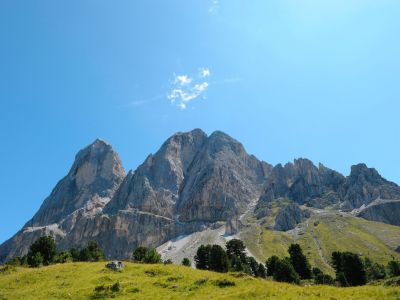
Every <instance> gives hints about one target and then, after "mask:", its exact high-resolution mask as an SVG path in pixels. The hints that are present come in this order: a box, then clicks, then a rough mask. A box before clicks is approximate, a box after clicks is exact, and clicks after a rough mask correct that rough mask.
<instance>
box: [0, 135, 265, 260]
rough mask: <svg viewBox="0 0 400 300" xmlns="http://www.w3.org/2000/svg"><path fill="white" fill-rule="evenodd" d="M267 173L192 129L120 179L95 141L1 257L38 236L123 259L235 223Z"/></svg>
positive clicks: (107, 151) (19, 251) (236, 149)
mask: <svg viewBox="0 0 400 300" xmlns="http://www.w3.org/2000/svg"><path fill="white" fill-rule="evenodd" d="M271 169H272V166H270V165H268V164H267V163H264V162H260V161H259V160H258V159H257V158H255V157H254V156H251V155H248V154H247V153H246V151H245V149H244V147H243V146H242V145H241V144H240V143H239V142H238V141H236V140H234V139H233V138H231V137H229V136H228V135H226V134H224V133H222V132H215V133H213V134H212V135H211V136H209V137H208V136H207V135H206V134H205V133H204V132H203V131H201V130H200V129H196V130H193V131H191V132H185V133H177V134H175V135H173V136H172V137H171V138H169V139H168V140H167V141H166V142H165V143H164V144H163V145H162V147H161V148H160V150H159V151H157V153H155V154H154V155H150V156H148V158H147V159H146V160H145V162H144V163H143V164H142V165H141V166H139V167H138V168H137V170H136V171H134V172H133V171H130V172H129V173H128V174H127V175H126V176H125V173H124V170H123V168H122V165H121V162H120V160H119V158H118V155H117V154H116V153H115V152H114V151H113V150H112V148H111V146H110V145H108V144H106V143H105V142H103V141H100V140H96V141H95V142H94V143H93V144H92V145H90V146H88V147H87V148H85V149H83V150H81V151H80V152H79V153H78V155H77V156H76V160H75V162H74V164H73V166H72V168H71V171H70V172H69V173H68V175H67V176H66V177H65V178H64V179H62V180H61V181H60V182H59V183H58V184H57V186H56V188H55V189H54V190H53V192H52V193H51V195H50V196H49V197H48V198H47V199H46V200H45V202H44V203H43V205H42V207H41V208H40V209H39V211H38V212H37V213H36V214H35V216H34V217H33V218H32V220H30V221H29V222H28V223H27V224H26V225H25V226H24V228H23V229H22V230H21V231H20V232H18V233H17V234H16V235H15V236H14V237H13V238H12V239H10V240H9V241H7V242H6V243H4V244H3V245H1V246H0V255H1V257H0V259H1V260H7V259H9V258H11V257H13V256H16V255H23V254H26V252H27V249H28V247H29V245H30V244H31V243H32V242H33V241H34V240H35V239H36V238H37V237H39V236H40V235H43V234H50V235H52V236H54V237H55V238H56V239H57V241H58V245H59V247H60V248H61V249H67V248H70V247H78V248H79V247H81V246H82V245H84V244H85V243H87V242H88V241H90V240H96V241H98V242H99V244H100V246H101V248H102V249H103V250H104V251H105V254H106V255H107V257H109V258H127V257H130V256H131V253H132V251H133V250H134V248H136V247H137V246H139V245H146V246H152V247H156V246H159V245H160V244H163V243H164V242H166V241H168V240H170V239H172V238H174V237H177V236H179V235H184V234H191V233H193V232H196V231H199V230H202V229H204V228H207V226H209V225H210V224H211V223H215V222H218V221H226V222H228V223H229V224H236V221H237V219H238V216H240V215H241V214H243V213H245V212H246V210H247V209H248V205H249V204H250V202H256V201H257V200H258V198H259V197H260V195H261V191H262V187H263V184H264V182H265V180H266V178H267V176H268V173H269V172H270V170H271ZM231 227H232V230H236V228H233V225H232V226H231Z"/></svg>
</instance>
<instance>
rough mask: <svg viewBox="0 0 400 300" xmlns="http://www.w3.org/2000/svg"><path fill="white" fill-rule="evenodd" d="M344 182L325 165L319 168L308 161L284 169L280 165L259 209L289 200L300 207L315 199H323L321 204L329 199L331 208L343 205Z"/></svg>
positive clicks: (290, 164)
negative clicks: (278, 200) (275, 200)
mask: <svg viewBox="0 0 400 300" xmlns="http://www.w3.org/2000/svg"><path fill="white" fill-rule="evenodd" d="M344 181H345V177H344V176H343V175H341V174H339V173H338V172H336V171H333V170H330V169H328V168H326V167H325V166H323V165H322V164H320V165H319V167H316V166H315V165H314V164H313V163H312V162H311V161H310V160H308V159H296V160H295V161H294V163H288V164H286V165H285V166H282V165H281V164H279V165H277V166H276V167H274V168H273V170H272V173H271V176H270V177H269V178H268V180H267V183H266V187H265V190H264V193H263V195H262V197H261V201H260V205H262V204H263V203H266V202H268V201H271V200H274V199H279V198H288V199H290V200H293V201H295V202H296V203H299V204H305V203H309V202H310V201H312V200H314V199H321V200H320V201H318V202H321V201H322V199H324V200H326V199H328V200H329V203H330V204H332V203H337V202H339V201H340V197H339V195H338V193H337V191H338V188H339V187H340V186H341V185H342V184H343V182H344ZM328 197H329V198H328Z"/></svg>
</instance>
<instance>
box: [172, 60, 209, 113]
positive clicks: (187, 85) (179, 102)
mask: <svg viewBox="0 0 400 300" xmlns="http://www.w3.org/2000/svg"><path fill="white" fill-rule="evenodd" d="M210 75H211V72H210V69H208V68H201V69H200V70H199V74H198V76H197V77H195V78H192V77H189V76H188V75H174V80H172V86H171V90H170V92H169V93H168V95H167V98H168V99H169V100H170V101H171V103H172V104H174V105H176V106H178V107H179V108H181V109H186V108H187V106H188V104H189V102H191V101H194V100H195V99H197V98H199V97H200V96H203V97H204V93H205V92H206V90H207V89H208V86H209V83H208V82H207V81H206V78H207V77H209V76H210Z"/></svg>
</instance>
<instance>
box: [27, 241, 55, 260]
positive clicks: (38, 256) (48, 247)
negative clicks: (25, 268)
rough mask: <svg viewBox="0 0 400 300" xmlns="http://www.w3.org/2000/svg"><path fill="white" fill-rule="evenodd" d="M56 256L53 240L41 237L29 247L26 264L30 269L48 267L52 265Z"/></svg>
mask: <svg viewBox="0 0 400 300" xmlns="http://www.w3.org/2000/svg"><path fill="white" fill-rule="evenodd" d="M56 255H57V245H56V242H55V240H54V238H53V237H51V236H42V237H40V238H39V239H37V240H36V241H35V242H34V243H33V244H32V245H31V246H30V247H29V252H28V256H27V257H28V264H29V265H30V266H31V267H38V266H41V265H45V266H48V265H49V264H52V263H54V261H55V259H56Z"/></svg>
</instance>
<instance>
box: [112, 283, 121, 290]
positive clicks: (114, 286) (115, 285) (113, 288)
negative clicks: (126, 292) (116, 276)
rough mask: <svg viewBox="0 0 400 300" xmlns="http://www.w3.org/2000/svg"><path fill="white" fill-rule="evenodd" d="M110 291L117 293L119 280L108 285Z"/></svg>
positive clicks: (119, 288) (119, 286)
mask: <svg viewBox="0 0 400 300" xmlns="http://www.w3.org/2000/svg"><path fill="white" fill-rule="evenodd" d="M110 290H111V292H113V293H118V292H119V291H120V290H121V284H120V283H119V282H116V283H114V284H113V285H112V286H111V287H110Z"/></svg>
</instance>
